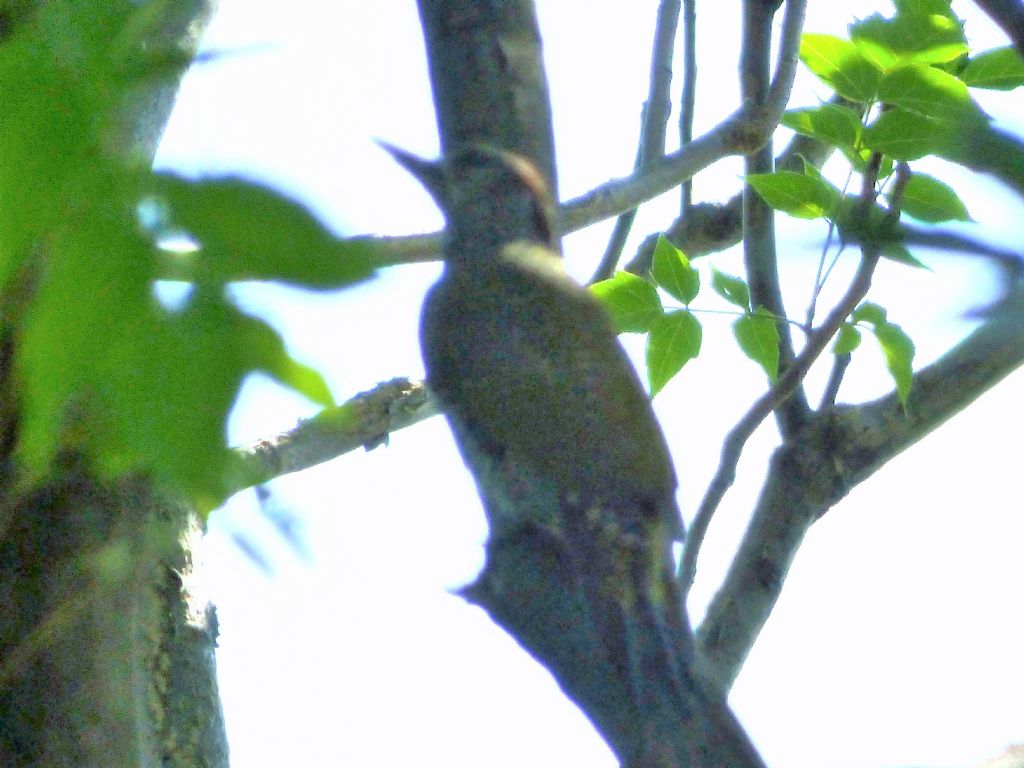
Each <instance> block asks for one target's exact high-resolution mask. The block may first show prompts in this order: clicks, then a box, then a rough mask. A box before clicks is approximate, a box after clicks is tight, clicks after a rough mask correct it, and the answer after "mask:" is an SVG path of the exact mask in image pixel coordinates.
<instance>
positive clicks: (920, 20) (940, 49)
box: [850, 11, 967, 64]
mask: <svg viewBox="0 0 1024 768" xmlns="http://www.w3.org/2000/svg"><path fill="white" fill-rule="evenodd" d="M850 34H851V36H852V37H853V40H854V42H855V43H864V42H868V41H869V42H871V43H874V44H875V45H878V46H881V47H883V48H885V49H887V50H889V51H892V52H893V53H895V54H896V55H897V57H898V58H899V59H900V60H902V61H903V62H905V63H909V62H920V63H929V64H940V63H945V62H948V61H953V60H954V59H956V58H957V57H958V56H962V55H963V54H965V53H967V43H966V40H965V38H964V33H963V28H962V27H961V25H960V24H959V23H957V22H956V21H955V20H954V19H952V18H950V17H949V16H945V15H942V14H938V13H928V12H922V11H905V12H902V13H898V14H896V16H894V17H893V18H891V19H886V18H884V17H882V16H881V15H880V14H877V13H876V14H872V15H871V16H869V17H867V18H866V19H864V20H862V21H859V22H857V23H856V24H854V25H853V26H852V27H851V28H850Z"/></svg>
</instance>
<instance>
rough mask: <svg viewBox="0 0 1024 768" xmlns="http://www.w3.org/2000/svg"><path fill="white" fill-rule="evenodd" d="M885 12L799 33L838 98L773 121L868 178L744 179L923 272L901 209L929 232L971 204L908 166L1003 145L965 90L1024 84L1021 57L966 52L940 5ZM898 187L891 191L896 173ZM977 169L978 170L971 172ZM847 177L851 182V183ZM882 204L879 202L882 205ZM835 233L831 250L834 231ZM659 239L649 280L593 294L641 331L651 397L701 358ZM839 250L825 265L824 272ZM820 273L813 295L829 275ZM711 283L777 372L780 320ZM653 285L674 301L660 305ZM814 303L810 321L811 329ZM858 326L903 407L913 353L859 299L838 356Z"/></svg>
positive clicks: (723, 279) (962, 217) (722, 283)
mask: <svg viewBox="0 0 1024 768" xmlns="http://www.w3.org/2000/svg"><path fill="white" fill-rule="evenodd" d="M894 5H895V12H894V13H893V14H892V15H891V16H888V17H885V16H882V15H881V14H873V15H871V16H869V17H867V18H865V19H862V20H859V21H856V22H855V23H853V24H852V25H851V26H850V28H849V37H848V39H842V38H839V37H836V36H832V35H823V34H814V33H806V34H804V35H803V38H802V42H801V47H800V58H801V60H802V62H803V64H804V65H805V66H806V67H807V69H808V70H809V71H810V72H811V73H813V74H814V75H815V76H816V77H817V78H818V79H819V80H820V81H821V82H823V83H824V84H825V85H827V86H828V87H829V88H831V89H832V90H833V91H834V92H835V93H836V94H838V95H839V96H840V97H842V100H841V103H836V101H835V100H833V101H832V102H828V103H823V104H821V105H819V106H817V107H808V108H800V109H793V110H790V111H788V112H786V113H785V114H784V116H783V118H782V124H783V125H784V126H786V127H788V128H790V129H791V130H793V131H795V132H797V133H800V134H803V135H805V136H809V137H811V138H814V139H817V140H818V141H821V142H823V143H825V144H826V145H829V146H831V147H834V148H835V149H837V150H839V152H841V153H842V155H843V156H844V157H845V159H846V161H847V162H848V164H849V177H848V179H849V180H852V178H853V177H854V176H855V175H860V176H861V178H862V179H865V180H866V181H867V187H868V188H869V190H870V191H867V190H865V185H863V184H862V185H861V189H862V191H861V193H860V194H856V195H851V194H849V193H848V192H847V189H846V188H844V189H840V188H839V187H838V186H836V185H835V184H833V183H832V182H831V181H829V180H828V179H826V178H825V177H824V176H823V175H822V174H821V172H820V171H819V170H818V168H817V167H815V166H814V165H812V164H811V163H808V162H805V163H804V167H803V170H802V171H793V170H781V171H775V172H773V173H763V174H751V175H749V176H748V177H747V179H746V181H747V182H748V183H749V184H750V185H751V186H752V187H753V189H754V190H755V191H756V192H757V193H758V195H760V196H761V198H762V199H764V201H765V202H766V203H768V205H770V206H771V207H772V208H774V209H776V210H778V211H781V212H783V213H785V214H788V215H790V216H793V217H796V218H801V219H821V220H822V221H824V222H826V223H827V224H828V227H829V229H828V231H829V240H828V243H827V245H826V251H827V248H828V247H829V246H830V245H831V246H832V247H838V249H839V251H841V250H842V248H843V247H844V245H845V244H847V243H859V244H862V245H868V246H871V247H873V248H877V250H878V253H879V255H880V256H882V257H883V258H887V259H890V260H893V261H896V262H899V263H902V264H905V265H908V266H911V267H924V264H922V263H921V262H920V261H919V260H918V259H917V258H916V257H915V256H914V255H913V254H911V252H910V251H909V250H908V248H907V247H906V245H905V243H904V242H903V240H904V238H903V234H902V232H903V230H902V228H901V224H900V219H901V217H902V216H903V215H907V216H911V217H913V218H914V219H917V220H919V221H922V222H925V223H927V224H937V223H941V222H950V221H954V222H956V221H962V222H970V221H972V219H971V216H970V214H969V212H968V210H967V206H966V205H965V204H964V202H963V201H962V200H961V199H960V197H959V195H958V194H957V192H956V190H954V189H953V188H952V186H950V185H949V184H947V183H946V182H944V181H942V180H941V179H939V178H936V177H935V176H933V175H930V174H928V173H923V172H919V171H915V170H913V169H912V168H911V167H910V165H909V164H910V163H911V162H913V161H918V160H920V159H921V158H925V157H929V156H939V157H942V158H944V159H947V160H950V161H953V162H957V163H963V164H966V165H971V164H972V163H974V162H975V159H976V157H977V154H978V153H977V149H976V148H977V146H978V145H979V144H981V145H986V144H991V145H993V146H1003V144H1005V142H1003V143H1002V144H1001V143H999V141H998V139H997V137H996V135H995V133H994V131H993V129H992V127H991V125H990V121H989V118H988V116H987V115H986V114H985V113H984V112H983V111H982V109H981V108H980V107H979V106H978V104H977V103H976V102H975V100H974V99H973V98H972V96H971V89H972V88H983V89H997V90H1010V89H1013V88H1017V87H1019V86H1020V85H1022V84H1024V59H1022V58H1021V56H1020V54H1018V53H1017V51H1016V50H1015V49H1014V48H1012V47H1010V46H1006V47H1002V48H996V49H993V50H988V51H984V52H981V53H977V54H972V53H971V51H970V50H969V48H968V44H967V39H966V37H965V35H964V30H963V22H962V21H961V20H960V19H958V18H957V17H956V16H955V14H954V13H953V11H952V10H951V8H950V3H949V2H948V0H896V2H895V3H894ZM1005 163H1006V164H1007V165H1008V166H1013V167H1016V166H1020V165H1024V157H1019V156H1013V157H1007V158H1005ZM901 165H902V168H903V174H904V175H903V179H902V181H901V182H900V183H898V184H897V183H896V182H895V179H896V173H895V171H896V169H897V167H898V166H901ZM972 167H974V166H973V165H972ZM849 180H848V182H847V185H846V186H847V187H849V186H850V184H849ZM883 203H884V204H883ZM833 233H836V234H837V235H838V244H835V243H834V242H833V240H832V237H831V235H832V234H833ZM673 251H674V249H673V247H672V245H671V244H670V243H669V242H668V241H667V240H664V238H662V240H660V241H659V243H658V247H657V250H656V252H655V258H654V268H653V270H652V274H651V277H652V278H653V284H652V283H649V282H647V281H645V280H643V279H642V278H639V277H637V276H635V275H626V274H618V275H616V276H615V277H614V278H612V279H611V280H608V281H604V282H603V283H599V284H597V285H595V286H594V290H595V292H596V293H597V295H598V296H599V297H601V298H602V300H604V301H605V303H606V305H607V306H608V308H609V310H610V312H611V314H612V317H613V319H614V320H615V323H616V325H617V327H618V328H619V329H620V330H621V331H629V332H646V333H649V334H650V336H649V339H648V346H647V369H648V378H649V380H650V383H651V389H652V391H653V392H657V391H659V390H660V389H661V388H662V387H664V385H665V384H666V383H667V382H668V380H669V379H671V378H672V376H674V375H675V374H676V373H678V372H679V370H680V369H681V368H682V366H683V365H684V364H685V363H686V362H688V361H689V360H691V359H693V358H694V357H695V356H696V355H697V353H698V352H699V350H700V338H701V336H700V328H701V326H700V322H699V321H698V320H697V319H696V318H695V317H694V315H693V311H694V310H693V309H692V308H691V307H690V302H691V301H692V300H693V298H694V297H695V296H696V292H697V289H698V288H699V285H700V282H699V279H698V278H697V273H696V271H695V270H694V269H693V267H692V266H690V264H689V262H688V261H687V260H686V258H685V256H683V255H682V254H681V253H679V252H678V251H674V252H673ZM837 256H838V254H836V255H834V256H833V257H832V264H834V263H835V259H836V258H837ZM826 260H827V253H826V252H823V254H822V270H821V277H820V278H819V282H818V284H817V285H816V286H815V296H817V294H818V293H819V292H820V291H821V289H822V287H823V285H824V281H825V280H826V279H827V278H828V276H829V273H830V271H831V267H829V268H827V269H825V268H824V267H825V263H826ZM711 282H712V287H713V289H714V290H715V291H716V292H717V293H719V295H721V296H722V297H723V298H725V299H726V300H727V301H728V302H730V303H731V304H733V305H734V306H735V307H737V309H738V310H739V311H740V313H741V316H740V317H739V318H738V319H737V320H736V321H735V322H734V324H733V330H734V335H735V337H736V339H737V342H738V343H739V345H740V348H741V349H742V350H743V352H744V353H745V354H746V355H747V356H748V357H750V358H751V359H752V360H755V361H756V362H757V363H758V364H759V365H760V366H761V367H762V368H763V369H764V370H765V371H766V372H767V373H768V375H769V377H770V378H772V379H774V376H775V373H776V371H777V368H778V356H779V353H778V348H779V347H778V345H779V335H778V326H777V323H778V322H782V321H784V319H783V318H777V317H773V316H771V315H770V314H769V313H767V312H765V311H764V310H763V309H761V308H758V307H752V306H750V302H749V292H748V291H747V287H746V285H745V284H744V283H743V281H742V280H741V279H740V278H737V277H733V276H727V275H724V274H722V273H720V272H718V271H717V270H712V281H711ZM655 285H656V286H658V287H660V288H662V289H664V291H665V292H666V293H668V294H669V295H670V296H672V297H674V298H676V299H678V300H680V301H682V302H683V305H684V308H683V309H679V310H671V311H666V310H665V309H664V308H663V307H662V305H661V302H660V301H659V298H658V293H657V291H656V289H655ZM812 319H813V308H812V310H811V311H810V312H809V313H808V320H807V322H806V323H803V324H798V326H799V327H802V328H804V330H806V331H808V332H809V331H810V330H811V322H812ZM858 328H860V329H866V330H868V331H870V332H871V333H872V335H873V336H874V337H875V338H876V340H877V341H878V343H879V345H880V347H881V350H882V352H883V355H884V357H885V359H886V362H887V366H888V369H889V372H890V374H891V375H892V377H893V380H894V383H895V384H896V391H897V393H898V395H899V397H900V400H901V401H902V402H903V403H904V404H905V403H906V399H907V397H908V396H909V391H910V372H911V369H912V362H913V355H914V345H913V343H912V341H911V340H910V339H909V338H908V337H907V336H906V334H905V333H904V332H903V331H902V330H901V329H900V328H899V326H897V325H895V324H893V323H890V322H889V321H888V320H887V319H886V317H885V310H883V309H882V308H880V307H877V305H874V304H869V303H865V304H864V305H862V306H861V307H860V308H858V309H857V311H855V312H854V313H853V315H851V316H850V318H849V321H848V323H847V324H846V325H844V326H843V328H842V329H841V331H840V334H839V338H838V339H837V341H836V343H835V345H834V347H833V351H834V353H835V354H837V355H847V354H850V353H851V352H853V350H854V349H855V348H856V347H857V344H858V343H859V340H860V331H859V330H858Z"/></svg>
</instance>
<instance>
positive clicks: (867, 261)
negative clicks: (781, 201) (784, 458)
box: [678, 152, 892, 606]
mask: <svg viewBox="0 0 1024 768" xmlns="http://www.w3.org/2000/svg"><path fill="white" fill-rule="evenodd" d="M880 161H881V156H880V155H879V154H878V153H877V152H876V153H874V154H873V155H872V157H871V159H870V160H869V162H868V166H867V168H866V169H865V171H864V183H863V186H862V189H861V200H860V203H861V212H862V214H863V217H864V219H865V220H866V219H867V212H868V210H869V207H870V205H871V204H872V202H873V201H874V199H875V182H876V180H877V178H878V165H879V163H880ZM890 213H892V211H890ZM880 251H881V248H880V247H879V246H877V245H865V246H864V247H863V248H862V249H861V253H862V257H861V262H860V266H859V267H858V268H857V273H856V274H855V275H854V277H853V281H852V282H851V283H850V287H849V288H848V289H847V290H846V294H845V295H844V296H843V298H842V299H841V300H840V301H839V303H838V304H836V306H835V307H833V309H832V311H831V312H830V313H829V314H828V316H827V317H826V318H825V321H824V322H823V323H822V324H821V326H820V327H818V328H817V329H815V330H814V332H813V333H811V334H810V335H809V336H808V337H807V343H806V345H805V346H804V348H803V350H802V351H801V352H800V354H799V355H798V356H797V357H796V358H795V359H794V360H793V362H792V363H791V364H790V366H789V367H788V368H786V370H785V371H783V372H782V374H781V375H780V376H779V378H778V379H777V380H776V381H775V383H774V384H773V385H772V386H771V387H770V388H769V389H768V391H767V392H765V393H764V394H763V395H762V396H761V397H759V398H758V399H757V400H756V401H755V402H754V404H753V405H752V406H751V407H750V409H749V410H748V411H747V412H746V413H745V414H744V416H743V418H741V419H740V420H739V422H738V423H737V424H736V426H735V427H733V428H732V430H730V432H729V434H728V435H726V437H725V440H724V442H723V444H722V455H721V459H720V460H719V464H718V469H717V470H716V472H715V475H714V477H713V478H712V479H711V483H710V485H709V486H708V490H707V491H706V492H705V494H704V498H703V499H702V500H701V503H700V507H699V508H698V509H697V514H696V516H695V517H694V519H693V523H692V524H691V525H690V528H689V530H688V531H687V536H686V543H685V545H684V546H683V555H682V558H681V559H680V562H679V571H678V578H679V587H680V595H681V597H682V600H683V605H684V606H685V601H686V597H687V595H688V594H689V591H690V587H691V586H693V580H694V578H695V577H696V575H697V556H698V554H699V553H700V548H701V546H702V544H703V543H704V537H705V535H706V534H707V530H708V526H710V525H711V519H712V518H713V517H714V515H715V511H716V510H717V509H718V505H719V504H720V503H721V502H722V499H723V498H724V497H725V493H726V491H728V490H729V488H730V487H731V486H732V484H733V481H734V480H735V479H736V466H737V465H738V464H739V461H740V456H741V455H742V453H743V447H744V446H745V445H746V443H747V440H749V439H750V436H751V435H753V434H754V431H755V430H756V429H757V428H758V427H759V426H760V425H761V422H762V421H764V420H765V419H766V418H767V417H768V416H769V415H770V414H771V413H772V412H773V411H774V410H775V409H776V408H778V407H779V406H780V405H781V404H782V403H783V402H785V400H786V398H787V397H789V396H790V395H791V394H792V393H793V391H794V390H795V389H796V388H797V387H798V386H799V385H800V383H801V382H802V381H803V379H804V377H805V376H806V375H807V372H808V371H809V370H810V369H811V366H812V365H813V364H814V362H815V361H816V360H817V359H818V357H819V356H820V355H821V353H822V352H823V351H824V350H825V347H826V346H827V345H828V343H829V341H830V340H831V339H832V337H833V336H835V334H836V333H837V332H838V331H839V328H840V326H842V324H843V323H844V322H845V321H846V318H847V317H849V315H850V313H851V312H853V310H854V309H856V307H857V305H858V304H859V303H860V302H861V300H862V299H863V298H864V297H865V296H866V295H867V292H868V289H869V288H870V287H871V277H872V275H873V274H874V272H875V267H876V266H877V264H878V258H879V254H880Z"/></svg>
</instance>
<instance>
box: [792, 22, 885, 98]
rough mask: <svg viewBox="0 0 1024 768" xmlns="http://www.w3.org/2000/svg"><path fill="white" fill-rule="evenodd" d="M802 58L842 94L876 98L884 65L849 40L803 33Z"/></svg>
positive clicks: (811, 68) (808, 66)
mask: <svg viewBox="0 0 1024 768" xmlns="http://www.w3.org/2000/svg"><path fill="white" fill-rule="evenodd" d="M800 59H801V61H803V62H804V64H805V65H806V66H807V68H808V69H810V70H811V72H813V73H814V74H815V75H817V76H818V78H820V79H821V80H822V82H824V83H825V84H826V85H828V86H829V87H831V88H832V89H833V90H834V91H835V92H836V93H838V94H839V95H840V96H843V97H845V98H847V99H850V100H851V101H856V102H860V103H862V104H863V103H868V102H871V101H874V99H875V94H876V93H877V91H878V84H879V83H880V82H881V80H882V69H881V67H879V66H878V65H877V64H876V63H874V62H873V61H871V60H870V59H869V58H868V57H866V56H865V55H864V54H863V53H862V52H861V51H860V50H858V48H857V46H855V45H854V44H853V43H851V42H850V41H848V40H842V39H840V38H838V37H835V36H833V35H819V34H810V33H808V34H804V36H803V38H802V39H801V41H800Z"/></svg>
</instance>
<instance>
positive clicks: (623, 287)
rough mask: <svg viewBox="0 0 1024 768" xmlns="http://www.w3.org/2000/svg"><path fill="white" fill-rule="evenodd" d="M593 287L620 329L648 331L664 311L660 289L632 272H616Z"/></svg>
mask: <svg viewBox="0 0 1024 768" xmlns="http://www.w3.org/2000/svg"><path fill="white" fill-rule="evenodd" d="M590 290H591V291H593V292H594V295H595V296H596V297H597V298H598V299H599V300H600V301H601V303H602V304H604V306H605V309H607V310H608V314H609V315H611V318H612V324H613V325H614V326H615V330H616V332H617V333H646V332H647V331H649V330H650V329H651V324H652V323H653V322H654V321H655V320H656V319H657V318H658V317H660V316H661V315H662V313H663V310H662V307H661V300H660V299H659V298H658V291H657V289H656V288H655V287H654V286H653V285H651V284H650V283H649V282H647V281H646V280H644V279H643V278H642V277H637V276H636V275H634V274H632V273H630V272H616V273H615V276H614V277H611V278H609V279H608V280H602V281H601V282H599V283H594V284H593V285H592V286H590Z"/></svg>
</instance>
